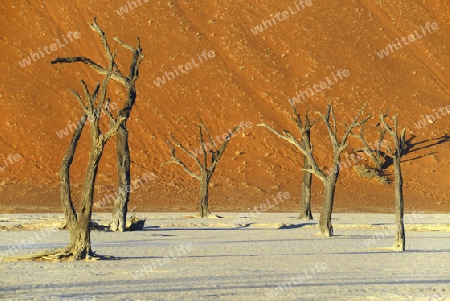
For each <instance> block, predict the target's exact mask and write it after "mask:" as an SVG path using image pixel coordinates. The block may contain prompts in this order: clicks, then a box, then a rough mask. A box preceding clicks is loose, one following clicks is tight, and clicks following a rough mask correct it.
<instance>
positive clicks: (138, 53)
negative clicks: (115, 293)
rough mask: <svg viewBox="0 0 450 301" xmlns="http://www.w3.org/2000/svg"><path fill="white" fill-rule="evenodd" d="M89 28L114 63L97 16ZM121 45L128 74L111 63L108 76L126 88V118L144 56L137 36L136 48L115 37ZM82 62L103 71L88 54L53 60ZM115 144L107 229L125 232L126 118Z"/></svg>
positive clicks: (127, 183) (121, 113)
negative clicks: (126, 57)
mask: <svg viewBox="0 0 450 301" xmlns="http://www.w3.org/2000/svg"><path fill="white" fill-rule="evenodd" d="M89 25H90V26H91V28H92V29H93V30H94V31H95V32H97V34H98V35H99V37H100V40H101V42H102V44H103V48H104V49H105V53H106V58H107V59H108V62H109V63H111V62H113V54H112V52H111V49H110V47H109V44H108V40H107V37H106V34H105V33H104V32H103V31H102V29H101V28H100V27H99V26H98V24H97V21H96V19H95V18H94V23H93V24H89ZM114 40H115V41H117V42H118V43H119V44H120V45H121V46H122V47H124V48H125V49H128V50H130V51H131V53H132V61H131V65H130V69H129V70H130V73H129V75H128V76H125V75H123V73H122V72H121V71H120V69H119V67H118V66H117V65H116V64H115V63H113V72H112V74H111V79H112V80H114V81H116V82H119V83H120V84H122V85H123V86H124V88H125V91H126V92H125V93H126V99H125V102H124V104H123V106H122V108H120V109H119V111H118V116H122V117H125V118H126V119H128V118H129V117H130V114H131V110H132V109H133V106H134V104H135V101H136V81H137V79H138V77H139V67H140V64H141V61H142V60H143V58H144V55H143V54H142V49H141V46H140V40H139V38H138V39H137V46H136V48H134V47H132V46H129V45H127V44H125V43H124V42H122V41H121V40H120V39H119V38H114ZM76 62H81V63H84V64H86V65H88V66H89V67H91V68H92V69H94V70H95V71H96V72H98V73H99V74H106V73H107V69H105V68H103V67H102V66H101V65H100V64H97V63H95V62H93V61H92V60H91V59H89V58H87V57H68V58H57V59H56V60H54V61H53V62H52V64H56V63H76ZM115 122H116V120H115V119H111V124H114V123H115ZM116 135H117V146H116V154H117V175H118V184H117V191H118V193H117V198H116V199H115V201H114V207H113V212H112V217H111V222H110V229H111V230H112V231H125V227H126V218H127V207H128V201H129V196H130V192H129V189H127V187H130V181H131V176H130V151H129V147H128V128H127V123H126V121H125V122H123V123H121V125H120V127H119V130H118V131H117V134H116Z"/></svg>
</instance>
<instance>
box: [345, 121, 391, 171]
mask: <svg viewBox="0 0 450 301" xmlns="http://www.w3.org/2000/svg"><path fill="white" fill-rule="evenodd" d="M378 134H379V135H378V140H377V145H376V146H375V154H374V150H373V149H372V148H371V147H370V145H369V143H368V142H367V139H366V137H365V136H364V125H362V126H361V127H360V128H359V134H358V135H356V134H352V137H355V138H357V139H359V141H361V143H362V144H363V146H364V147H363V148H360V149H357V150H356V151H364V152H365V153H366V154H367V155H368V156H369V158H370V159H371V160H372V162H373V164H374V165H375V169H376V171H378V172H381V171H382V170H383V169H384V168H383V164H384V159H385V154H381V144H382V142H383V139H384V136H385V134H386V130H385V129H384V128H381V127H379V126H378Z"/></svg>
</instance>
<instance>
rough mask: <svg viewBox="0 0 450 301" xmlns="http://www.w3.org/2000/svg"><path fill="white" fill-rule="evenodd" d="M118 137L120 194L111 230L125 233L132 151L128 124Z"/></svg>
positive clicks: (123, 127) (119, 131)
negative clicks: (129, 143)
mask: <svg viewBox="0 0 450 301" xmlns="http://www.w3.org/2000/svg"><path fill="white" fill-rule="evenodd" d="M116 136H117V174H118V185H117V188H118V193H117V198H116V199H115V201H114V208H113V212H112V217H111V222H110V225H109V228H110V230H111V231H121V232H123V231H125V228H126V221H127V211H128V201H129V198H130V191H129V189H127V187H130V150H129V147H128V129H127V127H126V124H125V123H123V124H122V126H121V127H120V128H119V130H118V131H117V133H116Z"/></svg>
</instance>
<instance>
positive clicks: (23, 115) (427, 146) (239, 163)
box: [0, 0, 450, 213]
mask: <svg viewBox="0 0 450 301" xmlns="http://www.w3.org/2000/svg"><path fill="white" fill-rule="evenodd" d="M68 2H70V4H69V3H68ZM128 3H129V4H127V1H125V0H113V1H100V2H99V1H91V3H89V1H79V0H74V1H62V0H55V1H23V0H21V1H2V3H1V4H0V11H1V14H0V28H1V29H0V40H1V43H0V47H1V48H0V51H1V54H2V60H1V61H0V70H1V72H0V75H1V79H0V110H1V117H0V120H1V125H2V130H1V132H0V149H1V151H0V166H1V168H2V170H0V207H1V212H3V213H5V212H11V213H13V212H46V211H55V212H60V211H61V208H60V204H59V177H58V171H59V164H60V162H61V159H62V157H63V154H64V151H65V149H66V147H67V145H68V142H69V139H70V135H69V136H64V137H62V138H59V137H58V135H57V132H59V131H61V130H63V129H65V128H66V127H67V125H68V123H69V122H75V123H76V122H77V120H79V118H80V116H81V110H80V108H79V105H78V103H77V102H76V100H75V99H74V98H73V96H72V95H71V93H70V92H69V89H75V90H77V91H80V85H79V83H78V79H80V78H83V79H84V80H86V81H87V82H88V83H89V85H90V86H91V87H92V86H93V85H94V83H95V82H96V81H97V82H98V81H100V80H101V77H99V76H98V75H97V74H96V73H95V72H94V71H93V70H91V69H90V68H89V67H87V66H85V65H82V64H69V65H51V64H50V61H51V60H53V59H55V58H56V57H67V56H78V55H84V56H87V57H89V58H91V59H92V60H94V61H97V62H101V63H102V64H105V61H106V60H105V58H104V56H103V50H102V45H101V43H100V41H99V40H98V38H97V36H96V33H95V32H94V31H92V30H91V29H90V27H89V25H88V22H92V20H93V18H94V16H97V20H98V23H99V24H100V26H101V27H102V28H103V29H104V30H105V32H106V33H107V35H108V37H109V39H110V40H109V41H110V45H111V47H112V48H113V49H115V50H116V49H117V50H118V51H119V53H118V57H117V61H118V62H119V65H120V67H121V69H122V71H124V72H127V71H128V70H127V66H128V65H129V63H130V56H129V53H128V51H126V50H125V49H123V48H122V47H120V45H118V44H117V43H116V42H115V41H113V40H112V37H114V36H117V37H120V38H121V39H122V40H123V41H125V42H126V43H128V44H133V45H134V44H135V43H136V40H135V37H140V39H141V44H142V48H143V49H144V54H145V59H144V62H143V63H142V65H141V72H140V78H139V81H138V84H137V88H138V98H137V103H136V106H135V108H134V110H133V112H132V118H131V119H130V121H129V122H128V127H129V129H130V132H131V133H130V146H131V152H132V162H133V163H132V179H138V178H142V176H143V174H144V173H155V174H156V179H155V180H154V181H150V182H149V183H148V184H145V185H142V187H140V188H138V189H136V190H135V191H134V192H133V193H132V196H131V203H130V207H133V206H136V207H138V210H140V211H144V210H196V208H197V203H198V201H197V198H198V182H197V181H196V180H194V179H191V178H190V177H189V176H188V175H186V174H185V173H184V172H183V171H182V169H181V168H180V167H179V166H176V165H165V166H163V167H162V166H161V164H162V163H164V162H166V161H167V160H169V157H170V156H169V151H168V147H167V145H166V143H165V140H166V139H167V138H168V135H169V133H170V132H172V133H174V134H175V136H176V137H177V138H178V139H180V140H181V141H183V142H185V143H186V144H187V145H188V146H189V147H191V148H192V149H195V148H197V147H198V144H197V139H198V133H197V129H196V127H195V123H196V122H197V112H200V114H201V116H202V118H203V120H204V122H205V123H206V124H208V125H209V126H210V128H211V131H212V133H214V135H223V134H225V133H226V132H227V130H228V129H230V128H232V127H233V126H234V125H237V124H239V123H240V122H251V125H252V127H251V128H246V129H245V131H244V132H242V133H240V134H239V135H237V136H236V137H234V138H233V139H232V140H231V142H230V144H229V147H228V149H227V152H226V153H225V155H224V157H223V158H222V160H221V162H220V163H219V166H218V169H217V171H216V174H215V175H214V177H213V180H212V183H213V185H212V186H213V187H212V188H211V190H210V191H211V197H210V204H211V210H212V211H216V212H217V211H227V210H248V208H250V207H253V206H254V205H258V204H261V203H263V202H265V200H266V199H267V198H271V196H272V195H273V194H276V193H278V192H280V191H281V192H286V191H287V192H290V194H291V195H292V196H293V197H291V198H290V199H289V200H288V201H286V202H285V203H283V204H281V205H279V206H277V207H276V208H274V209H273V210H276V211H287V210H291V211H292V210H297V207H298V202H299V184H300V180H301V171H300V170H299V169H300V168H301V164H302V162H303V157H302V156H301V155H300V154H299V152H298V151H297V150H296V149H295V148H294V147H293V146H291V145H289V144H288V143H286V142H285V141H281V140H279V139H278V138H276V137H274V135H272V134H271V133H269V132H268V131H267V130H265V129H262V128H257V127H256V124H257V123H259V122H266V123H268V124H271V125H272V126H274V127H275V128H276V129H278V130H281V129H288V130H290V131H291V132H292V133H295V134H296V135H298V131H297V129H296V128H295V124H294V123H293V122H292V121H291V118H292V112H291V108H290V105H289V103H288V99H289V98H291V97H293V96H295V95H296V93H297V92H298V91H300V90H301V91H308V90H307V89H308V88H309V87H312V85H313V84H319V83H320V82H321V81H324V80H326V78H327V77H329V79H332V80H333V78H335V79H338V80H334V82H333V85H332V86H331V88H326V89H320V92H318V93H316V94H315V95H311V96H310V97H306V98H305V100H304V101H302V102H300V103H299V104H297V107H298V109H299V111H300V112H302V113H303V112H304V111H305V109H306V108H307V107H311V108H312V112H314V111H316V110H319V111H323V110H324V109H325V105H326V104H327V103H328V102H329V101H330V100H332V101H333V104H334V106H335V110H336V115H337V117H338V122H339V126H340V129H341V131H340V133H341V134H342V132H343V130H342V125H343V124H348V123H349V121H350V119H351V118H352V117H353V116H354V115H355V114H356V112H357V111H358V109H359V108H360V107H361V106H362V105H363V104H364V103H365V102H367V103H368V105H367V111H368V112H370V113H372V114H374V115H375V118H374V119H372V120H371V121H369V124H368V125H367V126H366V132H367V135H368V136H369V141H374V140H375V139H376V133H377V132H376V128H375V127H374V125H375V124H376V123H377V122H378V114H379V111H380V110H383V111H384V110H386V109H388V110H389V112H390V113H391V114H396V115H397V116H398V119H399V122H400V125H401V126H402V127H406V129H407V139H409V141H410V144H411V146H412V149H411V151H410V152H409V153H408V154H407V155H406V156H405V157H404V159H403V163H402V166H403V172H404V181H405V206H406V211H407V212H411V211H413V210H423V211H427V212H449V211H450V191H449V189H450V188H449V184H450V177H449V175H448V170H449V168H450V160H449V155H450V147H449V146H450V136H449V132H448V130H449V125H450V116H449V113H448V112H447V111H446V109H445V107H447V106H449V105H450V100H449V95H450V85H449V78H450V72H449V69H448V68H449V66H450V55H449V51H448V50H449V48H450V39H449V32H450V16H449V11H450V3H449V2H448V1H437V0H432V1H419V0H401V1H395V3H392V1H391V2H389V1H387V2H386V1H384V2H380V1H369V0H359V1H344V2H342V3H340V2H336V1H320V2H319V1H317V2H316V1H312V4H311V5H310V6H308V5H304V7H302V6H301V5H300V4H299V2H298V1H297V2H294V1H292V3H291V2H280V1H275V0H270V1H250V2H249V1H218V2H213V4H210V3H208V2H205V1H179V0H175V1H144V0H140V1H137V0H136V1H128ZM296 3H297V4H296ZM305 3H307V2H306V1H305ZM127 5H128V6H127ZM126 6H127V10H128V12H125V11H124V9H125V7H126ZM121 7H123V8H122V10H121V11H119V10H120V8H121ZM131 8H132V9H131ZM118 11H119V12H120V14H121V16H120V15H119V13H118ZM284 11H286V12H285V13H283V12H284ZM278 12H280V14H279V15H277V13H278ZM272 18H273V19H272ZM264 20H269V21H271V23H270V24H269V22H267V21H265V22H263V21H264ZM280 20H281V21H280ZM275 23H276V24H275ZM433 23H436V25H434V27H432V26H431V24H433ZM427 24H428V25H427ZM256 26H260V27H259V28H260V29H261V32H259V33H257V29H256V28H255V27H256ZM436 26H437V28H436ZM69 32H71V33H69ZM75 32H78V33H79V36H78V38H76V37H77V35H76V34H75ZM255 33H257V34H255ZM411 34H413V35H415V38H414V37H409V36H410V35H411ZM402 38H403V39H402ZM57 39H58V41H57ZM397 39H398V40H397ZM409 39H411V40H414V41H412V42H411V41H410V40H409ZM397 42H398V43H399V46H397V47H398V48H399V49H397V50H396V49H395V48H396V46H393V45H391V47H390V48H389V45H388V44H389V43H391V44H393V43H397ZM55 43H56V45H53V46H52V44H55ZM406 43H408V44H406ZM400 46H401V47H400ZM44 47H46V48H44ZM383 49H384V54H381V51H382V50H383ZM205 51H206V52H205ZM41 52H42V53H41ZM208 52H212V53H213V54H214V56H208V55H207V56H206V57H205V56H202V53H206V54H208ZM30 53H37V55H36V54H34V56H33V57H29V56H30ZM377 53H378V54H377ZM210 54H211V53H210ZM379 54H380V55H379ZM381 55H384V57H383V58H380V56H381ZM27 59H28V60H29V62H30V64H29V65H28V64H27V63H26V62H25V61H23V60H27ZM200 59H201V60H202V61H200ZM189 62H191V63H192V65H193V66H191V67H192V68H191V69H190V70H184V71H185V73H184V74H182V71H181V70H180V69H177V71H178V72H179V74H178V75H177V76H176V77H175V75H176V73H175V70H174V67H177V66H178V65H185V64H186V63H189ZM21 64H22V65H23V67H22V66H21ZM25 64H26V65H25ZM197 65H198V66H197ZM338 70H342V71H343V70H348V72H349V76H348V77H343V78H342V79H341V78H339V77H334V76H333V73H334V74H335V76H338V75H337V74H338V73H337V72H338ZM342 71H341V72H342ZM169 72H174V73H175V74H174V76H173V77H174V78H173V79H171V80H168V78H165V80H166V82H165V83H162V82H161V80H162V79H160V82H159V83H158V82H157V79H158V78H161V77H162V76H166V75H169V76H171V75H170V74H169ZM155 81H156V82H157V83H158V84H159V86H158V85H157V84H155ZM109 96H110V97H111V98H112V101H113V102H116V103H121V102H122V101H123V89H122V88H121V87H120V86H119V85H116V84H113V85H111V90H110V93H109ZM440 108H444V110H441V111H439V110H440ZM449 109H450V108H449ZM427 114H428V115H434V116H435V117H436V120H435V121H434V122H433V123H428V122H426V123H424V125H425V126H422V127H421V128H420V129H419V128H417V127H416V126H415V124H417V123H418V122H419V121H420V120H423V119H424V118H425V116H424V115H427ZM314 115H315V114H314ZM428 119H432V117H431V116H428ZM87 134H88V133H87V131H86V132H85V133H84V135H83V138H82V141H81V144H80V147H79V150H78V152H77V156H76V160H75V162H74V166H73V170H72V173H71V174H72V179H73V180H72V182H73V184H74V192H75V194H74V196H75V199H76V197H77V196H79V191H80V187H81V185H82V182H83V174H84V168H85V163H86V160H87V156H88V149H89V148H88V145H89V144H88V142H89V140H88V135H87ZM313 141H314V144H315V152H316V154H317V156H318V158H319V162H320V164H321V166H325V167H329V166H330V164H331V161H330V159H329V153H330V142H329V138H328V136H327V132H326V129H325V127H324V125H323V124H322V123H319V124H318V125H317V126H316V127H315V128H314V132H313ZM357 147H359V143H358V141H357V140H355V139H352V140H351V141H350V144H349V147H348V150H346V152H345V153H347V154H350V153H351V152H352V149H354V148H357ZM114 148H115V141H114V139H113V140H111V141H110V142H109V144H108V146H107V149H106V154H105V156H104V158H103V161H102V164H101V167H100V173H99V176H98V181H97V195H96V200H98V199H100V198H102V197H103V196H104V195H105V194H106V193H108V192H109V193H113V192H114V189H115V182H116V172H115V154H114ZM10 154H11V155H16V154H17V155H20V157H19V156H16V157H14V156H10V157H9V158H8V155H10ZM5 160H6V162H5ZM190 166H192V167H193V168H194V167H195V166H194V165H190ZM391 171H392V169H389V172H391ZM314 181H315V183H314V186H313V193H314V195H313V200H312V202H313V207H314V209H315V210H317V209H318V208H320V205H321V203H322V198H321V196H322V191H323V189H322V184H321V182H319V181H318V180H317V179H314ZM393 205H394V198H393V185H385V186H381V185H380V184H378V183H377V182H376V181H375V180H370V181H369V180H366V179H362V178H359V177H357V176H356V173H355V171H354V170H353V169H352V168H344V169H343V170H342V173H341V177H340V178H339V182H338V187H337V195H336V201H335V208H336V211H370V212H392V208H393ZM95 210H98V209H95ZM101 210H110V207H104V208H102V209H101Z"/></svg>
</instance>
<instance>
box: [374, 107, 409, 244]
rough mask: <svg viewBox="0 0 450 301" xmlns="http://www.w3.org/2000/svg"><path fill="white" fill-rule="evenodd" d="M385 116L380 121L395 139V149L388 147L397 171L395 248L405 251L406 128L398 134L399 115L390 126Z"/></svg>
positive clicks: (381, 116) (395, 171)
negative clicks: (404, 167) (403, 162)
mask: <svg viewBox="0 0 450 301" xmlns="http://www.w3.org/2000/svg"><path fill="white" fill-rule="evenodd" d="M385 117H387V113H386V114H385V115H383V114H382V113H380V123H381V125H382V126H383V127H384V129H386V131H387V132H388V133H389V135H391V137H392V140H393V141H394V145H395V149H394V150H392V149H391V148H390V147H389V146H388V148H387V150H388V152H389V154H390V156H392V160H393V161H394V162H393V163H394V173H395V224H396V230H395V243H394V245H393V247H392V248H393V249H394V250H396V251H405V225H404V223H403V209H404V205H403V177H402V167H401V166H400V163H401V158H402V156H403V155H404V152H405V135H406V129H405V128H403V130H402V131H401V133H400V136H399V135H398V122H397V116H394V117H393V118H392V120H393V121H394V125H393V127H390V126H389V125H388V124H387V123H386V122H385V120H384V119H385Z"/></svg>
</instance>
